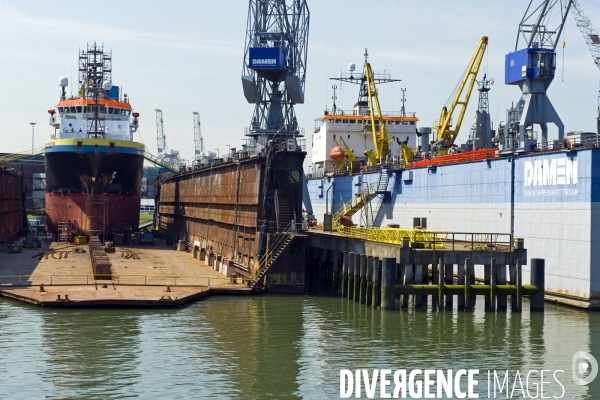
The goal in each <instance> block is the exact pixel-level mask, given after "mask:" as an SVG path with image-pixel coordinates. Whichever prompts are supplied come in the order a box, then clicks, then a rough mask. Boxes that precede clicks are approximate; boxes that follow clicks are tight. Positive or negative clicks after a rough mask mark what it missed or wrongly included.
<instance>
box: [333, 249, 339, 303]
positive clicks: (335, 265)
mask: <svg viewBox="0 0 600 400" xmlns="http://www.w3.org/2000/svg"><path fill="white" fill-rule="evenodd" d="M332 256H333V266H332V275H331V294H333V295H334V296H336V295H337V294H338V292H339V290H340V265H339V263H340V252H339V250H333V251H332Z"/></svg>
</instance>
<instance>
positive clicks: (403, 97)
mask: <svg viewBox="0 0 600 400" xmlns="http://www.w3.org/2000/svg"><path fill="white" fill-rule="evenodd" d="M400 90H402V108H401V109H400V115H401V116H403V117H406V109H405V108H404V103H405V102H406V96H405V94H406V88H402V89H400Z"/></svg>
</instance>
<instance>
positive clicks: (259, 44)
mask: <svg viewBox="0 0 600 400" xmlns="http://www.w3.org/2000/svg"><path fill="white" fill-rule="evenodd" d="M309 19H310V13H309V10H308V6H307V5H306V1H305V0H250V6H249V9H248V24H247V29H246V42H245V50H244V65H243V72H242V86H243V89H244V96H245V97H246V100H247V101H248V103H251V104H254V105H255V107H254V114H253V116H252V120H251V123H250V127H249V128H247V129H246V135H247V136H249V137H250V139H251V140H249V143H248V147H249V148H252V147H258V148H259V149H260V148H262V147H263V146H264V145H265V144H266V142H267V141H268V140H269V138H271V137H272V136H274V135H277V134H280V135H281V134H285V135H294V136H302V135H303V132H302V130H300V128H299V127H298V122H297V120H296V114H295V112H294V104H303V103H304V86H305V80H306V57H307V48H308V47H307V45H308V26H309Z"/></svg>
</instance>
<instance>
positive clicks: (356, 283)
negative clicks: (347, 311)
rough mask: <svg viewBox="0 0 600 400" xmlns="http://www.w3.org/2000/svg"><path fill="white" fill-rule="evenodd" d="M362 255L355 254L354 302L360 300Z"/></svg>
mask: <svg viewBox="0 0 600 400" xmlns="http://www.w3.org/2000/svg"><path fill="white" fill-rule="evenodd" d="M360 257H361V255H360V254H356V253H355V254H354V288H353V290H354V293H353V295H352V297H353V298H354V301H359V300H360Z"/></svg>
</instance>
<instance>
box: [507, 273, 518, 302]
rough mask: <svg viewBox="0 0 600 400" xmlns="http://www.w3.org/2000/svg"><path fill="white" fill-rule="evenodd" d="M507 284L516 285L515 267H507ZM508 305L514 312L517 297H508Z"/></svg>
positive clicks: (514, 295)
mask: <svg viewBox="0 0 600 400" xmlns="http://www.w3.org/2000/svg"><path fill="white" fill-rule="evenodd" d="M508 283H509V285H516V284H517V266H516V265H509V266H508ZM510 305H511V309H512V310H513V311H514V310H515V309H516V308H517V296H516V294H513V295H511V296H510Z"/></svg>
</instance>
